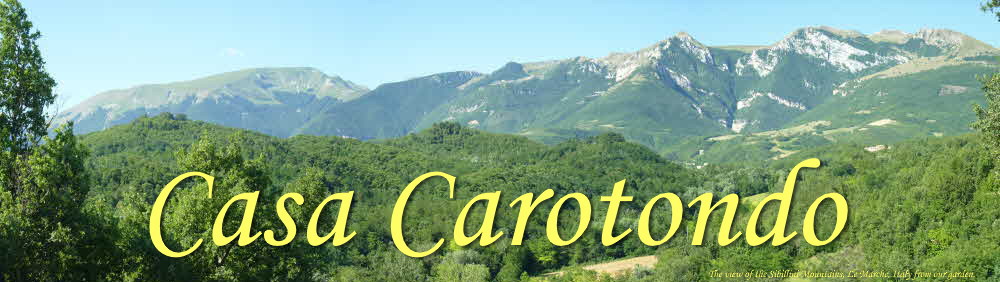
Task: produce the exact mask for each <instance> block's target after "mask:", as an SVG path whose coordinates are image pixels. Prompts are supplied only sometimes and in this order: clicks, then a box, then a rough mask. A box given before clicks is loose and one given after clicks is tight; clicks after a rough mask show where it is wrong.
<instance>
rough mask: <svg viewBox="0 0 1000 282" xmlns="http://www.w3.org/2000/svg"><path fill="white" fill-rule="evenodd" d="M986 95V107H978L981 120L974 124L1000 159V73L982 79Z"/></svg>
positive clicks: (978, 115) (977, 113)
mask: <svg viewBox="0 0 1000 282" xmlns="http://www.w3.org/2000/svg"><path fill="white" fill-rule="evenodd" d="M981 80H982V82H983V92H985V94H986V107H985V108H984V107H981V106H980V105H976V108H975V110H976V116H977V117H979V120H978V121H976V122H975V123H973V124H972V126H973V127H974V128H976V129H978V130H979V131H980V132H981V133H982V136H983V141H984V142H986V144H987V145H988V146H990V148H992V152H993V155H994V156H995V157H997V158H1000V72H998V73H994V74H993V75H990V76H986V77H983V78H981Z"/></svg>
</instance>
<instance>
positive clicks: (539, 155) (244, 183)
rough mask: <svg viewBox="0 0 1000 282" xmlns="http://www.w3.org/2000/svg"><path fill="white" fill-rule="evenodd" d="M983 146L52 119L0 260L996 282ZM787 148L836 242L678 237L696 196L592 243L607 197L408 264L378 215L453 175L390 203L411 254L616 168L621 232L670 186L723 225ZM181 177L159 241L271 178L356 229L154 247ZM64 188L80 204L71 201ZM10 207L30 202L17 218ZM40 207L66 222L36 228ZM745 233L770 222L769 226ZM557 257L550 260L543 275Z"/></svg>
mask: <svg viewBox="0 0 1000 282" xmlns="http://www.w3.org/2000/svg"><path fill="white" fill-rule="evenodd" d="M980 140H981V139H980V138H979V136H977V135H968V136H960V137H954V138H933V139H926V140H919V141H912V142H907V143H902V144H897V145H894V146H893V147H892V148H891V149H889V150H884V151H880V152H875V153H872V152H868V151H865V150H863V149H862V146H861V145H858V144H839V145H834V146H827V147H822V148H816V149H814V150H812V151H809V152H803V153H800V154H796V156H793V157H790V158H788V159H787V160H782V161H777V162H774V163H772V164H769V165H767V166H764V167H742V166H709V167H707V168H704V169H693V168H686V167H682V166H679V165H676V164H673V163H671V162H668V161H666V160H665V159H663V158H662V157H660V156H658V155H656V154H655V153H653V152H652V151H650V150H649V149H647V148H645V147H643V146H641V145H637V144H633V143H629V142H626V141H624V140H623V138H622V137H621V136H620V135H617V134H613V133H609V134H604V135H600V136H596V137H591V138H587V139H582V140H573V141H568V142H565V143H562V144H559V145H556V146H546V145H542V144H540V143H535V142H533V141H530V140H527V139H525V138H523V137H517V136H510V135H499V134H492V133H486V132H481V131H477V130H473V129H468V128H464V127H461V126H459V125H457V124H454V123H441V124H437V125H435V126H433V127H432V128H430V129H428V130H425V131H423V132H420V133H419V134H413V135H409V136H407V137H404V138H400V139H393V140H383V141H381V142H377V143H372V142H361V141H357V140H353V139H345V138H339V137H315V136H296V137H292V138H288V139H281V138H276V137H270V136H266V135H263V134H258V133H253V132H249V131H245V130H239V129H233V128H226V127H221V126H216V125H212V124H208V123H204V122H199V121H189V120H186V119H185V118H184V117H183V116H175V115H171V114H163V115H160V116H156V117H147V118H141V119H139V120H137V121H135V122H133V123H131V124H128V125H124V126H119V127H115V128H112V129H109V130H106V131H102V132H97V133H93V134H88V135H84V136H81V137H80V138H79V140H78V141H76V140H74V138H72V137H71V135H69V134H68V133H63V134H60V135H58V136H56V137H55V138H54V139H52V140H49V141H48V142H45V143H44V144H43V145H41V147H40V148H39V150H41V151H43V152H47V153H45V154H41V153H40V154H39V155H40V156H39V159H38V160H37V161H31V162H30V163H32V165H33V166H37V167H39V171H42V172H47V173H44V174H41V175H39V176H38V178H39V179H38V180H37V181H36V183H38V184H39V186H41V184H47V183H61V185H60V186H56V187H61V188H60V189H53V191H52V192H51V193H49V194H47V195H46V197H43V199H46V201H47V202H46V203H48V204H47V205H41V206H33V205H31V206H29V204H30V203H25V204H24V205H22V206H18V205H14V206H11V205H10V204H7V203H11V202H12V199H11V197H12V195H11V193H10V192H9V191H5V192H4V194H2V195H3V197H4V198H3V200H4V201H3V203H5V204H4V205H3V210H2V213H0V215H3V217H2V218H3V220H2V221H0V224H2V226H0V232H3V236H2V237H0V238H3V240H2V241H0V243H2V245H0V246H2V247H4V248H5V249H6V250H9V251H13V252H14V253H13V254H23V255H24V256H26V257H22V256H19V255H15V256H13V257H11V256H5V257H4V259H5V261H4V262H3V263H2V265H3V266H4V269H2V272H3V273H11V274H14V275H24V276H8V277H11V278H14V277H29V278H38V279H46V278H45V277H49V278H53V279H74V280H75V279H113V280H119V279H125V280H199V279H209V280H355V279H376V280H382V281H400V280H407V281H413V280H416V281H420V280H434V281H438V280H448V281H458V280H463V281H491V280H499V281H514V280H519V279H521V280H523V279H550V280H561V279H568V280H574V281H576V280H579V279H583V278H593V279H597V278H598V277H599V276H597V275H596V274H595V273H592V272H588V271H584V270H582V269H581V268H579V266H582V265H587V264H591V263H596V262H602V261H608V260H613V259H616V258H623V257H632V256H639V255H656V256H658V258H659V262H658V264H657V265H656V267H655V268H652V269H636V270H635V271H634V272H632V273H628V274H626V275H620V276H615V277H610V276H606V277H604V279H612V280H659V279H667V278H669V279H679V278H690V279H692V280H701V279H710V278H709V276H708V271H710V270H717V271H746V270H748V269H757V270H786V269H795V270H811V271H833V270H839V271H850V270H870V269H884V270H910V271H917V270H920V271H959V270H961V271H970V272H974V273H976V275H977V277H995V276H996V275H998V271H1000V269H998V268H997V266H998V265H1000V243H998V242H1000V238H998V235H997V234H996V233H995V232H992V231H993V230H996V227H997V226H998V225H1000V221H998V218H1000V210H998V209H996V206H997V205H998V204H1000V197H998V191H1000V173H997V171H1000V168H997V162H996V160H995V159H994V158H992V157H991V156H990V155H989V154H988V151H987V148H986V147H984V144H983V142H981V141H980ZM798 156H810V157H818V158H820V159H821V160H822V161H823V166H822V167H821V168H820V169H815V170H804V171H803V172H802V173H801V174H800V179H799V184H798V186H797V189H796V192H795V196H794V198H793V207H792V211H791V212H790V216H789V227H788V230H801V218H802V217H803V215H804V214H805V210H806V209H807V208H808V205H809V204H811V200H812V199H815V198H817V197H819V195H822V194H824V193H827V192H831V191H833V192H837V193H841V194H843V195H844V196H845V197H847V199H848V202H849V204H850V208H851V213H850V219H849V221H848V222H849V224H848V227H847V229H846V230H845V231H844V233H843V234H842V235H841V236H840V237H839V238H838V239H836V240H835V241H834V242H833V243H832V244H829V245H826V246H822V247H814V246H812V245H809V244H806V243H805V242H804V241H803V240H802V239H801V236H799V237H796V238H795V239H793V240H792V241H791V242H789V243H787V244H785V245H782V246H778V247H772V246H758V247H749V246H747V245H746V244H745V243H744V242H743V239H742V238H741V239H740V240H738V241H737V243H735V244H733V245H729V246H725V247H720V246H718V245H717V243H715V242H716V240H715V236H716V234H718V226H719V223H720V222H721V218H719V217H720V216H721V213H718V214H713V215H712V216H713V217H712V219H711V220H710V222H711V224H710V229H709V231H708V232H706V238H705V245H703V246H692V245H691V243H690V241H691V234H690V233H691V231H692V230H693V229H694V228H693V226H691V225H692V224H693V222H694V220H693V218H694V217H696V214H695V211H696V209H693V208H692V209H685V210H684V214H683V217H684V221H683V222H684V223H685V226H686V227H685V228H680V230H679V231H678V234H677V235H676V236H675V237H674V238H673V239H672V240H670V241H669V242H668V243H667V244H664V245H662V246H659V247H656V248H653V247H648V246H646V245H644V244H642V243H641V242H639V240H638V239H636V238H635V237H633V236H628V237H626V239H624V240H623V241H621V242H619V243H617V244H615V245H612V246H608V247H605V246H603V245H601V244H600V233H601V230H599V229H600V227H601V223H602V222H603V220H604V219H603V216H604V214H605V211H606V209H607V205H606V204H604V203H599V202H597V203H595V204H594V205H593V209H594V215H595V216H594V218H592V222H591V224H590V226H591V227H590V228H589V229H588V230H587V231H586V233H585V235H584V237H583V238H582V239H581V240H580V241H578V242H576V243H573V244H571V245H569V246H565V247H555V246H553V245H552V244H551V243H549V242H548V240H547V239H545V237H544V228H545V224H546V223H545V221H544V218H545V217H544V216H538V215H536V216H533V217H531V218H530V222H529V223H528V224H527V234H526V237H525V242H524V244H523V245H521V246H511V245H510V237H506V236H505V237H503V238H501V240H500V241H498V242H497V243H495V244H493V245H490V246H488V247H479V246H478V245H475V244H473V245H470V246H467V247H459V246H457V245H454V244H453V243H450V244H449V245H448V246H446V247H444V248H442V249H441V250H439V251H438V252H436V253H435V254H433V255H431V256H428V257H424V258H420V259H414V258H409V257H406V256H405V255H403V254H401V253H400V252H399V251H398V250H396V249H395V247H394V246H393V244H392V243H391V238H390V236H389V230H388V227H387V225H386V224H385V223H386V222H387V221H388V217H389V215H390V214H391V209H392V204H393V203H394V202H395V200H396V198H397V197H398V195H399V191H400V190H401V187H404V186H406V184H407V183H408V182H409V181H410V180H412V179H413V178H415V177H417V176H419V175H420V174H423V173H425V172H429V171H437V170H440V171H444V172H447V173H450V174H452V175H455V176H456V177H457V179H458V180H457V184H456V186H457V187H456V198H455V199H448V195H447V192H445V191H446V190H445V189H443V188H445V187H447V186H446V184H444V182H443V181H430V182H427V183H425V184H423V185H422V186H421V187H422V188H421V189H418V190H417V191H418V192H417V193H416V195H415V196H414V198H413V199H412V200H411V201H410V204H409V206H408V208H407V214H406V224H407V226H410V227H409V229H408V230H407V236H408V240H410V242H408V243H409V244H410V245H411V246H414V248H415V249H427V248H428V247H429V246H430V245H431V243H433V242H434V241H435V240H437V238H446V239H447V240H448V241H449V242H450V238H451V235H452V234H451V233H452V227H453V224H454V222H455V216H457V214H458V212H459V211H461V209H462V207H463V206H464V205H465V203H466V201H467V200H468V199H470V198H471V197H473V196H475V195H477V194H479V193H481V192H492V191H502V199H503V201H502V203H508V202H510V201H512V200H513V198H514V197H516V196H518V195H521V194H523V193H539V192H541V191H543V190H545V189H549V188H551V189H553V190H555V192H556V194H557V195H564V194H567V193H572V192H580V193H584V194H586V195H588V196H590V197H591V198H593V199H596V198H597V197H598V196H600V195H608V194H609V193H610V190H611V187H612V186H613V184H614V183H615V182H617V181H620V180H622V179H626V180H627V189H626V195H630V196H634V197H635V201H633V202H630V203H626V204H624V205H623V206H622V209H621V211H620V212H619V220H618V226H617V228H619V230H624V229H626V228H633V229H634V228H635V225H636V220H637V219H638V214H639V212H640V211H641V209H642V204H644V203H645V202H646V200H648V199H649V198H651V197H653V196H655V195H658V194H660V193H667V192H672V193H676V194H678V195H679V196H680V197H681V198H682V199H684V200H685V201H689V200H690V199H693V198H694V197H696V196H697V195H700V194H702V193H707V192H711V193H715V194H716V195H717V196H716V197H717V198H718V197H721V196H719V195H724V194H729V193H734V194H737V195H739V196H740V198H741V202H742V203H743V204H742V205H741V206H740V207H739V210H738V211H737V219H736V220H735V226H734V230H743V229H744V226H745V223H746V218H747V216H748V214H749V211H752V209H753V208H754V206H755V205H754V204H755V201H759V200H760V199H761V198H762V197H761V195H766V194H767V193H771V192H775V191H777V189H780V183H781V182H782V181H783V180H784V175H785V174H786V173H787V171H788V170H789V169H790V168H791V167H792V166H794V165H795V164H796V163H797V160H798ZM67 165H72V166H71V167H65V166H67ZM50 167H51V168H50ZM187 171H203V172H206V173H208V174H210V175H213V176H215V177H216V178H217V180H216V188H215V189H216V190H215V194H214V195H213V198H211V199H209V198H207V197H205V192H204V191H205V188H206V187H204V184H203V183H200V184H199V183H198V181H187V182H185V183H186V185H187V186H189V187H185V188H181V189H179V190H178V191H176V192H175V194H174V195H173V197H172V198H171V200H170V203H169V204H168V206H167V207H168V209H167V212H166V215H165V218H164V223H163V229H164V230H166V231H165V233H166V235H165V236H166V237H167V240H168V242H167V244H168V245H169V246H172V247H174V248H180V247H181V246H190V245H192V244H193V242H194V241H195V240H197V239H201V238H208V237H209V235H208V234H209V233H210V229H211V224H212V219H213V218H214V217H213V216H211V215H214V214H215V213H217V211H218V210H219V209H220V208H221V206H222V205H223V204H225V202H226V201H227V200H228V199H229V197H230V196H232V195H235V194H237V193H241V192H248V191H258V190H259V191H261V193H262V195H261V200H260V203H261V204H259V205H258V207H257V210H256V215H255V221H254V224H255V226H254V228H255V229H258V228H259V229H260V230H265V229H276V230H281V228H272V227H274V226H276V225H277V224H279V221H278V219H277V218H276V216H275V215H274V212H273V204H272V203H274V202H275V200H276V198H277V197H278V196H279V195H281V194H283V193H285V192H293V191H294V192H298V193H301V194H302V195H304V196H305V197H304V198H305V199H306V203H305V204H304V205H302V206H301V207H298V208H296V207H290V208H289V209H290V212H291V214H292V216H293V217H295V218H306V217H307V216H308V215H307V213H309V212H311V211H312V210H313V208H315V206H316V205H317V204H318V201H319V200H320V199H322V198H324V197H326V195H329V194H331V193H336V192H342V191H355V202H354V204H353V206H352V208H351V214H350V220H349V221H348V230H351V231H356V232H357V236H356V237H355V238H353V239H352V240H351V241H349V242H348V243H347V244H345V245H342V246H336V247H334V246H332V245H330V244H326V245H323V246H319V247H313V246H310V245H308V244H306V242H305V239H304V238H297V239H295V240H294V241H293V242H292V243H291V244H290V245H288V246H283V247H272V246H268V245H266V244H263V243H262V242H257V243H254V244H251V245H248V246H245V247H233V246H231V245H230V246H223V247H217V246H215V245H213V244H210V243H209V244H205V245H203V246H202V247H201V249H199V250H198V251H196V252H194V253H193V254H191V255H189V256H187V257H184V258H180V259H175V258H168V257H166V256H163V255H162V254H160V253H159V252H158V251H156V250H155V249H154V248H153V246H152V244H151V242H150V240H149V237H148V234H149V231H148V229H147V228H148V222H149V211H150V203H151V202H152V201H153V198H155V197H156V195H157V194H158V193H159V192H160V190H161V189H162V187H163V185H164V184H165V183H167V182H169V181H170V180H171V179H172V178H173V177H175V176H177V175H179V174H181V173H183V172H187ZM56 181H60V182H56ZM69 193H78V194H76V195H81V198H86V199H87V200H86V201H84V202H82V203H80V202H78V201H74V200H72V199H73V198H72V196H73V194H69ZM82 195H86V197H83V196H82ZM15 197H24V196H20V195H18V196H15ZM15 199H17V198H15ZM14 202H18V203H21V202H20V201H14ZM553 202H554V200H550V201H546V202H543V203H542V204H541V206H540V207H539V208H538V210H541V211H548V210H549V209H550V208H551V206H552V204H553ZM54 203H59V204H57V205H55V204H54ZM73 203H77V205H78V206H72V204H73ZM570 205H571V206H570V207H567V208H564V209H563V213H562V214H560V217H561V220H560V226H559V228H560V230H561V233H562V234H572V232H574V230H575V228H576V226H575V224H572V223H574V222H575V220H576V218H577V217H576V214H577V213H578V209H579V207H578V206H573V204H570ZM336 208H337V207H336V206H328V207H326V210H327V211H326V212H325V213H324V216H326V215H329V218H326V219H325V220H324V221H323V223H321V226H323V224H328V225H332V223H333V222H334V221H335V215H336ZM482 208H483V207H481V206H477V207H476V209H474V211H473V213H472V214H473V215H476V214H481V213H482ZM18 209H32V211H33V216H31V217H28V215H29V214H27V213H23V212H18V211H23V210H18ZM71 211H73V213H70V212H71ZM477 211H478V213H477ZM765 211H766V212H765V213H766V215H765V216H770V217H771V218H773V216H775V214H777V212H776V211H777V208H776V207H770V206H769V207H768V208H766V209H765ZM498 212H499V214H498V218H497V221H496V229H497V230H499V231H505V233H506V234H510V233H511V232H510V231H511V230H512V229H513V228H514V226H515V224H516V222H515V220H516V216H517V214H516V212H517V211H516V210H515V209H505V208H504V207H501V208H500V209H499V210H498ZM832 213H833V209H832V207H830V206H827V205H824V206H821V208H820V211H819V215H818V216H817V220H818V221H819V223H818V224H817V225H818V228H819V231H818V233H819V234H829V233H830V232H831V230H830V229H832V227H831V226H832V222H833V220H834V219H833V214H832ZM56 216H72V217H73V218H74V219H73V220H64V221H56V222H55V223H52V222H48V220H49V219H50V218H52V217H56ZM669 217H670V210H669V209H668V208H666V207H663V208H660V209H658V212H657V213H653V220H652V221H653V223H654V224H653V226H654V227H653V231H654V232H653V233H654V234H663V233H665V232H666V227H667V226H666V225H667V223H668V222H669ZM36 218H42V219H44V220H41V221H39V220H36ZM470 220H471V222H469V224H468V225H469V227H470V229H469V230H473V229H471V228H474V227H477V226H478V224H479V222H476V221H475V220H476V216H472V217H470ZM480 220H481V219H480ZM53 221H55V220H53ZM232 222H236V220H232ZM761 222H764V223H767V222H774V221H773V219H772V220H768V219H764V220H762V221H761ZM299 224H304V220H300V222H299ZM236 226H237V225H236V224H232V225H231V226H227V228H229V230H227V231H226V233H227V234H229V233H232V232H234V230H232V229H235V228H236ZM321 228H322V227H321ZM326 228H330V226H326ZM759 228H760V230H769V228H768V226H761V227H759ZM300 229H304V228H300ZM327 230H328V229H327ZM279 232H281V231H279ZM40 237H41V238H47V239H44V240H40V239H39V238H40ZM278 237H281V236H278ZM299 237H304V235H300V236H299ZM38 249H45V250H47V251H46V252H37V251H36V250H38ZM8 254H11V253H10V252H8ZM554 271H563V273H565V274H564V275H562V276H550V277H544V276H542V275H543V274H546V273H549V272H554ZM685 280H687V279H685Z"/></svg>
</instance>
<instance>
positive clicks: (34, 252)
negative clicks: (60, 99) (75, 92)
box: [0, 127, 118, 281]
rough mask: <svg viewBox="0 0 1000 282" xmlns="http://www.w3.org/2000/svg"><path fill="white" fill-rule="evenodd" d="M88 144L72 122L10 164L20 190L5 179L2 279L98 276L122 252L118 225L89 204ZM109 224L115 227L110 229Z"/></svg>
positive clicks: (0, 214)
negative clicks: (117, 249)
mask: <svg viewBox="0 0 1000 282" xmlns="http://www.w3.org/2000/svg"><path fill="white" fill-rule="evenodd" d="M86 157H87V149H86V148H85V147H84V146H83V145H82V144H79V143H77V140H76V137H75V136H73V132H72V130H71V129H69V128H68V127H63V128H61V129H57V130H56V135H55V137H54V138H48V137H46V138H45V139H44V142H43V144H42V145H40V146H37V147H35V148H33V150H32V151H31V154H30V155H27V156H25V157H21V158H16V159H15V160H14V162H13V163H5V164H4V165H9V166H11V168H12V170H13V171H14V172H15V173H16V175H18V179H17V184H16V185H17V186H18V187H20V188H21V189H22V191H21V193H19V194H16V195H15V194H14V193H11V190H10V187H11V186H12V185H11V184H12V183H10V182H2V183H0V253H2V255H0V280H10V281H21V280H36V281H37V280H41V281H46V280H95V279H102V278H105V275H106V274H107V273H110V271H111V269H110V268H111V267H112V266H113V264H114V259H115V258H117V257H118V256H117V254H116V253H115V248H113V247H111V246H112V243H111V242H112V240H113V238H112V237H113V236H114V232H113V229H110V225H109V224H108V222H107V220H108V219H109V218H107V217H103V216H106V215H107V214H98V213H92V212H91V211H88V210H87V209H85V205H84V201H83V200H82V199H84V198H85V197H86V195H87V193H88V191H89V188H90V179H89V175H88V174H87V173H86V169H85V168H84V160H85V159H86ZM109 229H110V230H109Z"/></svg>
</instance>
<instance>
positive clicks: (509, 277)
mask: <svg viewBox="0 0 1000 282" xmlns="http://www.w3.org/2000/svg"><path fill="white" fill-rule="evenodd" d="M508 250H510V251H508V252H507V254H506V255H504V256H503V266H502V267H500V272H498V273H497V281H518V280H520V279H521V274H522V273H525V271H524V262H525V260H527V259H528V255H527V252H526V251H525V250H524V248H521V247H513V248H508Z"/></svg>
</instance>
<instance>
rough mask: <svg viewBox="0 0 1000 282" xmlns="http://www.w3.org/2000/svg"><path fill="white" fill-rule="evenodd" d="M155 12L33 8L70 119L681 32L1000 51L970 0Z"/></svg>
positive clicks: (736, 38) (216, 6) (633, 45)
mask: <svg viewBox="0 0 1000 282" xmlns="http://www.w3.org/2000/svg"><path fill="white" fill-rule="evenodd" d="M137 2H144V3H137ZM148 2H152V1H41V0H33V1H26V2H25V3H24V5H25V7H26V8H27V9H28V13H29V17H30V18H31V20H32V21H34V23H35V26H36V27H37V28H38V29H39V30H40V31H41V32H42V34H43V38H42V40H41V41H40V45H41V48H42V51H43V55H44V56H45V57H46V60H47V63H48V64H47V67H48V69H49V72H50V73H51V74H52V76H53V77H54V78H55V79H56V80H57V81H58V82H59V84H60V85H59V87H58V88H57V92H58V93H59V94H60V95H61V103H62V104H64V105H63V106H62V107H63V108H67V107H70V106H72V105H74V104H76V103H78V102H80V101H82V100H83V99H85V98H87V97H89V96H92V95H94V94H96V93H98V92H100V91H104V90H109V89H117V88H126V87H130V86H135V85H138V84H147V83H163V82H171V81H179V80H188V79H193V78H197V77H201V76H205V75H210V74H215V73H220V72H226V71H232V70H238V69H243V68H250V67H282V66H309V67H315V68H318V69H320V70H322V71H324V72H326V73H327V74H333V75H340V76H342V77H344V78H345V79H348V80H351V81H354V82H357V83H361V84H363V85H366V86H368V87H370V88H374V87H375V86H377V85H378V84H381V83H385V82H393V81H400V80H404V79H408V78H412V77H417V76H422V75H428V74H433V73H438V72H445V71H454V70H474V71H480V72H489V71H492V70H494V69H496V68H498V67H500V66H502V65H503V64H504V63H506V62H509V61H518V62H528V61H539V60H548V59H560V58H567V57H574V56H588V57H602V56H605V55H607V54H608V53H610V52H625V51H634V50H637V49H640V48H642V47H646V46H648V45H651V44H653V43H654V42H656V41H659V40H662V39H664V38H667V37H669V36H671V35H673V34H675V33H677V32H681V31H684V32H687V33H689V34H691V35H692V36H693V37H694V38H695V39H697V40H699V41H701V42H702V43H705V44H707V45H768V44H771V43H773V42H775V41H778V40H780V39H781V38H782V37H784V36H785V35H787V34H788V33H789V32H791V31H793V30H794V29H796V28H799V27H804V26H816V25H828V26H833V27H837V28H842V29H853V30H858V31H861V32H864V33H873V32H877V31H879V30H882V29H899V30H903V31H906V32H914V31H916V30H918V29H920V28H924V27H932V28H948V29H954V30H957V31H960V32H963V33H966V34H969V35H971V36H973V37H976V38H978V39H980V40H982V41H984V42H986V43H989V44H992V45H994V46H1000V32H997V31H998V30H1000V23H998V22H997V20H996V18H994V17H992V16H991V15H989V14H986V13H983V12H981V11H979V10H978V5H979V3H980V1H973V0H957V1H761V3H744V1H740V2H737V1H710V2H711V3H693V2H694V1H685V2H681V1H615V2H611V1H602V2H596V1H595V2H591V1H530V2H529V1H503V2H501V1H488V2H487V1H482V2H478V1H453V2H442V1H371V3H358V2H367V1H357V2H355V3H342V2H335V1H322V2H321V1H316V2H317V3H303V2H304V1H281V2H280V4H276V3H279V2H278V1H252V0H251V1H161V2H157V3H148ZM536 2H538V3H536ZM704 2H709V1H704ZM841 2H845V3H841ZM279 5H280V6H279Z"/></svg>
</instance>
